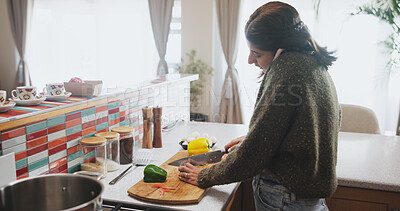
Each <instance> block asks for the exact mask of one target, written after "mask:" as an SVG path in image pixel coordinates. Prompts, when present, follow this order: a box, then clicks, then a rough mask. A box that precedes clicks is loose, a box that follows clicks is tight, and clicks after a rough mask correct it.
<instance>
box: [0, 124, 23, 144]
mask: <svg viewBox="0 0 400 211" xmlns="http://www.w3.org/2000/svg"><path fill="white" fill-rule="evenodd" d="M24 134H25V126H24V127H19V128H15V129H11V130H7V131H2V132H1V140H2V141H5V140H7V139H11V138H15V137H18V136H22V135H24Z"/></svg>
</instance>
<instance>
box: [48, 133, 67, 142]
mask: <svg viewBox="0 0 400 211" xmlns="http://www.w3.org/2000/svg"><path fill="white" fill-rule="evenodd" d="M66 136H67V133H66V131H65V130H60V131H58V132H55V133H52V134H49V135H47V137H48V140H49V142H50V141H54V140H57V139H59V138H62V137H66Z"/></svg>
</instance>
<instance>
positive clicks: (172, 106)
mask: <svg viewBox="0 0 400 211" xmlns="http://www.w3.org/2000/svg"><path fill="white" fill-rule="evenodd" d="M94 100H95V99H94ZM145 106H149V107H154V106H161V107H163V119H162V121H163V124H167V123H169V122H172V121H174V120H177V119H184V120H186V121H188V120H189V113H190V82H189V81H183V82H182V81H181V82H179V81H178V82H175V83H172V84H171V83H170V84H164V85H163V84H160V85H157V86H153V87H150V88H143V89H139V90H137V91H133V92H130V97H129V98H124V99H120V100H116V101H112V102H107V103H104V104H100V105H96V106H93V107H89V108H85V109H83V110H77V111H74V112H71V113H66V114H63V115H60V116H56V117H53V118H49V119H45V120H41V121H39V122H34V123H30V124H28V125H24V126H20V127H17V128H12V129H8V130H5V131H1V136H0V137H1V139H0V155H5V154H8V153H12V152H14V153H15V165H16V169H17V170H16V174H17V178H18V179H21V178H25V177H31V176H36V175H40V174H46V173H71V172H75V171H77V170H79V169H80V163H81V161H82V159H83V157H82V153H81V149H80V145H79V140H80V139H81V138H83V137H89V136H93V135H94V134H95V133H97V132H103V131H109V130H110V129H111V128H113V127H117V126H131V127H134V128H135V130H134V136H135V139H134V140H135V144H138V143H140V142H141V139H142V137H143V126H142V112H141V108H143V107H145ZM2 171H3V169H2Z"/></svg>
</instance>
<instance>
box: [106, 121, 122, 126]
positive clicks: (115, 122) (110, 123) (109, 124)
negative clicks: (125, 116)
mask: <svg viewBox="0 0 400 211" xmlns="http://www.w3.org/2000/svg"><path fill="white" fill-rule="evenodd" d="M118 123H119V119H113V120H111V121H108V126H111V125H115V124H118Z"/></svg>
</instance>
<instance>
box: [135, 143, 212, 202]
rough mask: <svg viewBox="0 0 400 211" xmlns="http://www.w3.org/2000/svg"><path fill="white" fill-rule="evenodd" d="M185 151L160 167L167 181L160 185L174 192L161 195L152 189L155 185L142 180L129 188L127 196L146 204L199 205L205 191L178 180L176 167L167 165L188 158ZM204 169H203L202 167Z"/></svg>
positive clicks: (157, 190) (157, 189) (155, 189)
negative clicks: (164, 172)
mask: <svg viewBox="0 0 400 211" xmlns="http://www.w3.org/2000/svg"><path fill="white" fill-rule="evenodd" d="M188 155H189V154H188V152H187V151H186V150H184V151H180V152H178V153H176V154H175V155H174V156H172V157H171V158H170V159H168V160H167V161H165V163H163V164H161V165H160V167H161V168H163V169H164V170H165V171H167V173H168V174H167V180H166V181H165V182H164V183H162V184H164V185H165V186H166V187H174V188H175V190H170V191H169V192H165V193H164V195H162V194H161V192H160V190H159V188H153V187H152V186H153V185H154V184H156V183H145V182H143V179H142V180H140V181H139V182H138V183H136V184H135V185H134V186H132V187H131V188H129V190H128V194H129V195H130V196H132V197H134V198H137V199H140V200H142V201H146V202H153V203H159V204H195V203H199V202H200V200H201V199H202V198H203V196H204V194H205V193H206V190H207V189H202V188H199V187H197V186H194V185H191V184H189V183H186V182H183V181H181V180H179V177H178V174H179V171H178V167H177V166H171V165H168V163H170V162H172V161H174V160H177V159H180V158H183V157H186V156H188ZM203 168H204V167H203Z"/></svg>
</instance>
